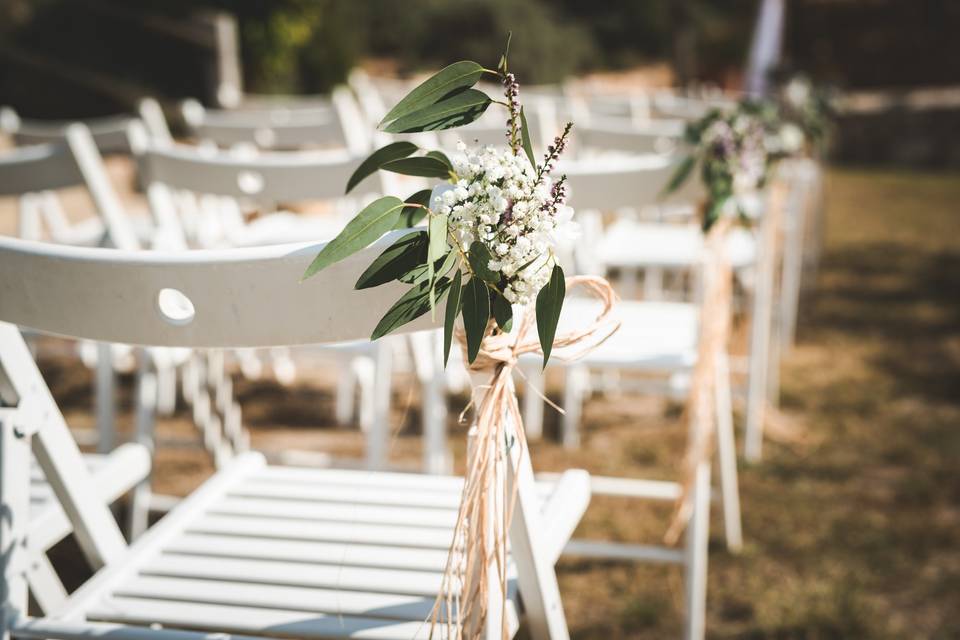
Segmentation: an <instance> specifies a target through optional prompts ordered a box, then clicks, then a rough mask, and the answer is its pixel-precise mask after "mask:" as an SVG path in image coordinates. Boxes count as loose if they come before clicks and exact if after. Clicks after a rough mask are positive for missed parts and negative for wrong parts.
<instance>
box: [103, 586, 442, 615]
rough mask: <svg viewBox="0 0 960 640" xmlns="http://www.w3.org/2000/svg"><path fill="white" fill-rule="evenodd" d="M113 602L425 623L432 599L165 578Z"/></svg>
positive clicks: (124, 591) (122, 591)
mask: <svg viewBox="0 0 960 640" xmlns="http://www.w3.org/2000/svg"><path fill="white" fill-rule="evenodd" d="M113 596H114V597H133V598H144V599H151V600H172V601H178V602H192V603H197V604H223V605H230V606H240V607H266V608H270V609H291V610H299V611H310V612H313V613H327V614H337V615H340V614H342V615H352V616H358V615H359V616H366V617H371V618H389V619H394V620H413V621H419V620H425V619H426V618H427V617H428V616H429V615H430V613H431V611H432V610H433V603H434V597H433V596H432V595H431V596H411V595H403V594H391V593H366V592H360V591H346V590H339V591H338V590H334V589H318V588H304V587H286V586H280V585H270V586H269V587H264V585H262V584H250V583H244V582H211V581H210V580H194V579H185V578H167V577H140V578H137V579H135V580H132V581H130V582H129V583H128V584H124V585H123V586H122V587H120V588H119V589H117V591H116V592H115V593H114V594H113Z"/></svg>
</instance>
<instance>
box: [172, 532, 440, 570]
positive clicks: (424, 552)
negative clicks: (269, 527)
mask: <svg viewBox="0 0 960 640" xmlns="http://www.w3.org/2000/svg"><path fill="white" fill-rule="evenodd" d="M165 551H167V552H169V553H177V554H181V555H198V556H208V557H227V558H241V559H248V560H281V561H288V562H304V563H320V564H341V565H350V566H357V567H380V568H383V569H414V570H418V571H442V570H443V569H444V567H445V566H446V561H447V551H446V550H440V549H410V548H405V549H402V550H398V549H397V547H395V546H388V545H366V544H364V545H360V544H355V543H352V542H345V543H335V542H305V541H302V540H277V539H275V538H253V537H243V536H230V535H208V534H185V535H183V536H180V537H178V538H177V539H176V540H174V541H173V542H171V543H170V544H169V545H167V547H166V548H165Z"/></svg>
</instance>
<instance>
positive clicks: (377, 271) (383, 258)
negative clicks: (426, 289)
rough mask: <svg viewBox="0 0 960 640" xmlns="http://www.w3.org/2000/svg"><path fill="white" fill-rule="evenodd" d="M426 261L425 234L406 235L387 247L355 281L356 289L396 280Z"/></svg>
mask: <svg viewBox="0 0 960 640" xmlns="http://www.w3.org/2000/svg"><path fill="white" fill-rule="evenodd" d="M426 259H427V232H426V231H416V232H414V233H408V234H407V235H405V236H403V237H402V238H400V239H399V240H397V241H396V242H394V243H393V244H392V245H390V246H389V247H387V248H386V249H385V250H384V252H383V253H381V254H380V255H379V256H378V257H377V259H376V260H374V261H373V262H372V263H371V264H370V266H369V267H367V269H366V271H364V272H363V273H362V274H360V278H358V279H357V284H355V285H354V288H356V289H369V288H370V287H377V286H380V285H381V284H385V283H387V282H390V281H391V280H397V279H399V278H400V277H402V276H403V275H404V274H406V273H407V272H409V271H410V270H411V269H414V268H416V267H418V266H420V265H422V264H423V263H424V262H425V261H426Z"/></svg>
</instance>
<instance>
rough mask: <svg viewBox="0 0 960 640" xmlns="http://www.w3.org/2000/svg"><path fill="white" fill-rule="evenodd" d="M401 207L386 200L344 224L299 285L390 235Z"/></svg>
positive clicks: (400, 204)
mask: <svg viewBox="0 0 960 640" xmlns="http://www.w3.org/2000/svg"><path fill="white" fill-rule="evenodd" d="M401 209H403V203H402V202H401V201H400V199H399V198H394V197H393V196H386V197H385V198H380V199H379V200H374V201H373V202H371V203H370V204H369V205H367V206H366V208H364V210H363V211H361V212H360V213H358V214H357V215H356V216H355V217H354V218H353V220H351V221H350V222H348V223H347V226H346V227H344V228H343V231H341V232H340V234H339V235H338V236H337V237H336V238H334V239H333V240H331V241H330V242H328V243H327V245H326V246H325V247H324V248H323V249H321V250H320V253H318V254H317V257H316V258H314V259H313V262H311V263H310V266H309V267H307V270H306V272H305V273H304V274H303V277H302V278H301V279H300V280H301V282H302V281H303V280H306V279H307V278H309V277H311V276H313V275H314V274H315V273H317V272H318V271H320V270H321V269H326V268H327V267H329V266H330V265H332V264H333V263H335V262H339V261H340V260H343V259H344V258H346V257H347V256H350V255H352V254H354V253H356V252H357V251H359V250H360V249H363V248H364V247H366V246H367V245H369V244H370V243H371V242H373V241H374V240H377V239H378V238H379V237H380V236H382V235H383V234H385V233H386V232H387V231H390V230H391V229H392V228H393V226H394V225H395V224H396V223H397V218H399V217H400V211H401Z"/></svg>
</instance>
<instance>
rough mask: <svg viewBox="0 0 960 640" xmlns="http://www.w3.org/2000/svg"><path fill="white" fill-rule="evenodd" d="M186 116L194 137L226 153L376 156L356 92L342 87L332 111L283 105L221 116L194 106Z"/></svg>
mask: <svg viewBox="0 0 960 640" xmlns="http://www.w3.org/2000/svg"><path fill="white" fill-rule="evenodd" d="M182 114H183V119H184V121H185V122H186V124H187V128H188V129H189V131H190V133H191V135H192V136H193V137H195V138H197V139H199V140H205V141H210V142H213V143H214V144H216V145H219V146H222V147H231V146H234V145H238V144H248V145H249V144H252V145H256V146H257V147H259V148H261V149H299V148H303V147H308V146H314V147H331V148H344V149H347V150H348V151H349V152H350V153H351V154H353V155H362V154H364V153H367V152H369V151H370V145H371V139H370V136H369V135H368V134H367V131H368V127H367V126H366V124H365V122H364V120H363V116H362V115H361V112H360V109H359V107H358V106H357V104H356V101H355V100H354V98H353V95H352V94H351V93H350V90H349V89H348V88H347V87H342V86H341V87H337V88H335V89H334V90H333V92H332V93H331V95H330V103H329V105H325V104H320V105H317V106H306V107H297V108H289V107H285V106H283V104H282V103H279V104H272V105H269V106H267V105H264V106H261V107H252V108H238V109H224V110H216V109H205V108H204V107H203V105H201V104H200V103H199V102H197V101H196V100H188V101H186V102H184V104H183V106H182Z"/></svg>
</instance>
